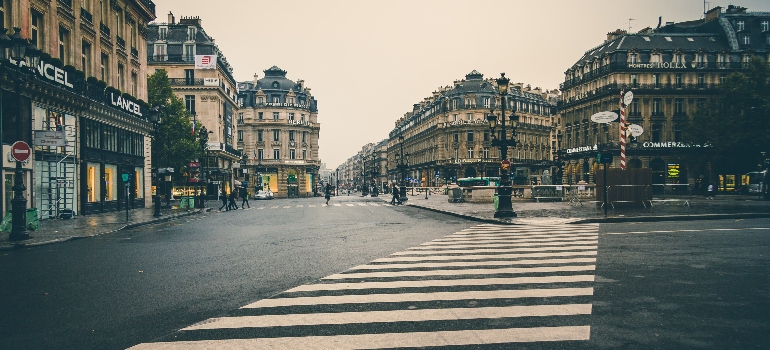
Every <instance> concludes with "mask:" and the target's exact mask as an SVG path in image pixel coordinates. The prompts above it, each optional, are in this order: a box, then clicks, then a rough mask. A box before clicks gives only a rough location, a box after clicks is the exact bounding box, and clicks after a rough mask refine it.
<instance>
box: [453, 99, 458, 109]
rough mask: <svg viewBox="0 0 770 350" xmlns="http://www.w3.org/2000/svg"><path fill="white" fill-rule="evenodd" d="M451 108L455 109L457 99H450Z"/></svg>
mask: <svg viewBox="0 0 770 350" xmlns="http://www.w3.org/2000/svg"><path fill="white" fill-rule="evenodd" d="M452 109H457V99H453V100H452Z"/></svg>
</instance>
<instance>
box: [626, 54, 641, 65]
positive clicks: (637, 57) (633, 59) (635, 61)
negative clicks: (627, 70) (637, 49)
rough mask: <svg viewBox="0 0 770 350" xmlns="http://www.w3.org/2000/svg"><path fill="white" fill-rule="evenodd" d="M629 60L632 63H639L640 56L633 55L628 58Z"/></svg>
mask: <svg viewBox="0 0 770 350" xmlns="http://www.w3.org/2000/svg"><path fill="white" fill-rule="evenodd" d="M628 60H629V62H630V63H639V55H637V54H635V53H632V54H631V55H630V56H628Z"/></svg>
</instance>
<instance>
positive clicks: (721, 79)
mask: <svg viewBox="0 0 770 350" xmlns="http://www.w3.org/2000/svg"><path fill="white" fill-rule="evenodd" d="M725 80H727V76H726V75H724V74H720V75H719V83H720V84H724V83H725Z"/></svg>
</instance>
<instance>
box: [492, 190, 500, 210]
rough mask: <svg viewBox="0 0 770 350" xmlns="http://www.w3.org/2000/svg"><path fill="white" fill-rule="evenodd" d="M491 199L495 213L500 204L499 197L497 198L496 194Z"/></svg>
mask: <svg viewBox="0 0 770 350" xmlns="http://www.w3.org/2000/svg"><path fill="white" fill-rule="evenodd" d="M492 198H493V201H494V202H495V211H497V206H498V205H499V204H500V197H498V195H497V193H495V194H494V196H493V197H492Z"/></svg>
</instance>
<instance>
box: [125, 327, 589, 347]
mask: <svg viewBox="0 0 770 350" xmlns="http://www.w3.org/2000/svg"><path fill="white" fill-rule="evenodd" d="M590 335H591V327H590V326H565V327H531V328H507V329H480V330H461V331H437V332H410V333H380V334H358V335H330V336H308V337H287V338H258V339H226V340H199V341H182V342H173V343H146V344H139V345H137V346H134V347H131V348H130V349H132V350H144V349H157V348H161V349H167V350H176V349H185V350H197V349H308V347H309V346H311V344H312V348H314V349H336V350H353V349H372V348H375V347H376V348H378V349H380V348H402V347H410V348H412V347H414V348H419V347H432V346H463V345H480V344H496V343H501V344H502V343H522V342H538V341H569V340H588V339H589V337H590Z"/></svg>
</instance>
